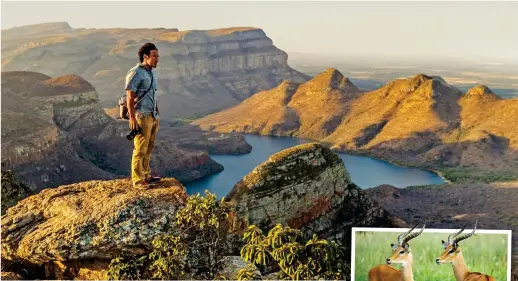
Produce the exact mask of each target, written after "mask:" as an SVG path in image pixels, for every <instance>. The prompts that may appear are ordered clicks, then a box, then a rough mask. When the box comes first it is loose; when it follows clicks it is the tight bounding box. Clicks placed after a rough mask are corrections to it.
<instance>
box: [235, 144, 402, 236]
mask: <svg viewBox="0 0 518 281" xmlns="http://www.w3.org/2000/svg"><path fill="white" fill-rule="evenodd" d="M227 198H228V200H231V201H232V202H235V206H236V209H235V214H234V217H233V221H232V228H233V229H234V230H236V231H237V232H239V231H240V230H244V229H246V227H247V226H249V225H251V224H255V225H258V226H259V227H261V228H263V229H264V228H267V229H269V228H271V227H272V226H274V225H275V224H277V223H281V224H284V225H288V226H290V227H293V228H297V229H303V231H304V232H306V233H307V232H309V231H310V232H311V233H316V234H318V235H321V236H322V237H326V238H333V239H335V240H337V241H340V242H343V243H344V245H346V246H348V245H349V244H347V243H348V241H349V239H350V227H351V226H380V227H381V226H387V227H390V226H393V225H395V221H394V220H393V218H392V217H391V216H390V215H389V214H388V213H387V212H386V211H385V210H383V209H382V208H380V207H379V206H378V205H377V204H375V203H373V202H372V201H370V200H369V198H368V197H367V196H366V195H365V193H364V192H363V191H362V190H361V189H359V188H358V187H357V186H356V185H354V184H353V183H352V182H351V180H350V177H349V174H348V173H347V171H346V169H345V167H344V165H343V162H342V160H341V159H340V157H339V156H338V155H337V154H335V153H333V152H332V151H331V150H329V149H328V148H326V147H324V146H322V145H320V144H316V143H311V144H304V145H299V146H296V147H293V148H290V149H287V150H283V151H281V152H279V153H277V154H274V155H272V156H271V157H270V158H269V159H268V160H267V161H266V162H264V163H263V164H261V165H259V166H258V167H256V168H255V169H254V170H253V171H252V172H251V173H249V174H248V175H246V176H245V177H244V178H243V179H242V180H241V181H240V182H238V183H237V184H236V185H235V186H234V188H233V189H232V190H231V191H230V193H229V194H228V196H227Z"/></svg>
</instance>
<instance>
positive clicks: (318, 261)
mask: <svg viewBox="0 0 518 281" xmlns="http://www.w3.org/2000/svg"><path fill="white" fill-rule="evenodd" d="M244 240H245V243H246V245H245V246H244V247H243V248H242V249H241V257H242V258H243V259H244V260H245V261H251V262H253V263H255V264H256V265H259V266H268V265H273V266H278V267H279V268H280V273H279V278H281V279H283V280H310V279H313V280H314V279H325V280H348V279H349V273H350V268H349V265H347V264H346V263H345V258H346V251H345V248H344V247H342V246H339V245H338V244H336V243H335V242H328V241H327V240H323V239H318V237H317V235H316V234H314V235H313V238H312V239H310V240H309V241H306V240H305V239H304V238H303V237H302V235H301V232H300V231H299V230H296V229H292V228H290V227H285V228H283V227H282V226H281V225H280V224H277V225H276V226H275V227H273V228H272V229H271V230H270V231H269V232H268V236H266V237H265V236H264V235H263V234H262V231H261V229H259V228H258V227H257V226H255V225H251V226H249V227H248V229H247V230H246V232H245V234H244ZM240 273H241V275H238V276H237V278H238V279H239V280H241V279H240V277H241V278H243V279H242V280H245V279H248V278H249V277H250V274H245V272H240Z"/></svg>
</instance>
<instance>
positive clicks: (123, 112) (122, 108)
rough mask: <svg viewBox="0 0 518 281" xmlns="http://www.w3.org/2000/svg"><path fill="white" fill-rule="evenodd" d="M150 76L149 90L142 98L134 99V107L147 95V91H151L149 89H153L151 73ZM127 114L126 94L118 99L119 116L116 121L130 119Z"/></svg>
mask: <svg viewBox="0 0 518 281" xmlns="http://www.w3.org/2000/svg"><path fill="white" fill-rule="evenodd" d="M150 74H151V85H149V89H147V91H146V92H145V93H144V94H143V95H142V96H140V97H138V98H136V99H135V105H137V103H139V102H140V101H141V100H142V99H143V98H144V97H145V96H146V95H147V93H148V92H149V90H151V87H153V73H152V72H151V73H150ZM128 113H129V111H128V105H127V103H126V94H124V95H123V96H121V97H120V99H119V116H118V117H117V119H124V120H129V119H130V118H129V116H128Z"/></svg>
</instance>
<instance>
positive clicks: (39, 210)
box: [2, 178, 186, 264]
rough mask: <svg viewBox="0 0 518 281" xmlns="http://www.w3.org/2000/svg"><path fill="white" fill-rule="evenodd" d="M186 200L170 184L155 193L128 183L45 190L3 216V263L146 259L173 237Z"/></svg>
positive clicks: (93, 183)
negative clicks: (157, 240) (156, 243)
mask: <svg viewBox="0 0 518 281" xmlns="http://www.w3.org/2000/svg"><path fill="white" fill-rule="evenodd" d="M185 198H186V193H185V189H184V187H183V186H182V185H181V184H180V183H179V182H178V181H176V180H175V179H168V178H166V179H164V180H163V181H162V182H161V184H160V186H159V187H157V188H154V189H150V190H138V189H135V188H133V187H132V186H131V184H130V182H129V180H114V181H88V182H83V183H78V184H72V185H67V186H61V187H59V188H55V189H45V190H43V191H41V192H40V193H38V194H36V195H34V196H31V197H29V198H27V199H26V200H24V201H23V203H20V204H18V205H17V206H15V207H12V208H11V209H9V210H8V211H7V214H6V215H4V216H2V226H3V227H2V258H3V259H7V260H20V259H21V260H26V261H29V262H31V263H34V264H44V263H47V262H50V261H60V262H65V261H69V260H87V259H100V260H110V259H112V258H114V257H116V256H117V255H118V254H122V255H133V254H142V253H146V251H148V250H149V248H150V245H151V240H152V239H153V237H154V236H155V235H157V234H161V233H171V231H172V229H173V228H174V224H175V213H176V211H177V210H178V209H179V208H180V207H181V206H182V205H183V204H184V202H185V201H184V200H185Z"/></svg>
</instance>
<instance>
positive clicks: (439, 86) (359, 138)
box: [192, 69, 518, 181]
mask: <svg viewBox="0 0 518 281" xmlns="http://www.w3.org/2000/svg"><path fill="white" fill-rule="evenodd" d="M192 124H193V125H197V126H200V128H202V129H204V130H214V131H217V132H229V131H235V132H246V133H251V134H265V135H285V136H294V137H301V138H310V139H315V140H319V141H321V142H323V143H326V144H329V146H330V147H331V148H333V149H335V150H338V151H344V152H348V153H354V154H365V155H369V156H374V157H377V158H380V159H385V160H388V161H390V162H394V163H397V164H401V165H406V166H414V167H420V168H425V169H430V170H440V171H442V172H444V175H445V176H446V177H447V178H449V179H451V180H454V181H469V180H473V181H496V180H508V179H513V178H518V129H517V126H515V124H518V99H501V98H498V97H497V96H496V95H494V94H493V93H492V92H491V90H490V89H488V88H487V87H485V86H482V85H480V86H477V87H474V88H472V89H470V90H469V91H468V92H467V93H466V94H463V93H462V92H461V91H460V90H458V89H457V88H455V87H453V86H451V85H449V84H447V83H446V82H445V81H444V79H442V78H440V77H431V76H428V75H425V74H418V75H415V76H413V77H409V78H402V79H397V80H394V81H391V82H389V83H387V84H385V85H384V86H382V87H380V88H379V89H377V90H374V91H369V92H361V91H359V90H358V89H357V88H356V87H354V85H352V83H351V82H349V81H348V79H347V78H344V77H343V75H341V74H340V73H339V72H338V71H337V70H335V69H328V70H326V71H324V72H323V73H321V74H319V75H317V76H316V77H314V78H313V79H312V80H310V81H308V82H305V83H302V84H299V83H292V82H289V81H285V82H283V83H282V84H281V85H280V86H278V87H277V88H275V89H272V90H270V91H263V92H259V93H257V94H255V95H254V96H252V97H251V98H249V99H247V100H245V101H243V102H242V103H241V104H239V105H237V106H235V107H233V108H230V109H227V110H224V111H221V112H218V113H215V114H211V115H209V116H206V117H204V118H201V119H198V120H196V121H194V122H192Z"/></svg>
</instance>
